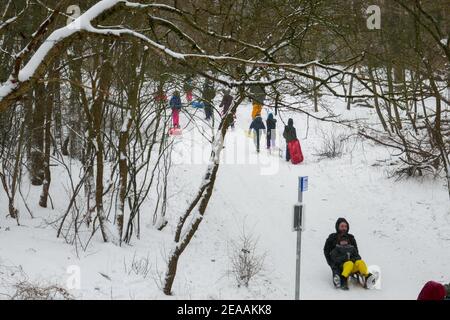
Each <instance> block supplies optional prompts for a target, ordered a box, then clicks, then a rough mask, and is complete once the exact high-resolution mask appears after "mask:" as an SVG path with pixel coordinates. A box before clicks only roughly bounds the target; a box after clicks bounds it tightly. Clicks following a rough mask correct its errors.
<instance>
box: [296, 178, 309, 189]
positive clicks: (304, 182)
mask: <svg viewBox="0 0 450 320" xmlns="http://www.w3.org/2000/svg"><path fill="white" fill-rule="evenodd" d="M298 188H299V189H300V191H301V192H304V191H308V176H305V177H298Z"/></svg>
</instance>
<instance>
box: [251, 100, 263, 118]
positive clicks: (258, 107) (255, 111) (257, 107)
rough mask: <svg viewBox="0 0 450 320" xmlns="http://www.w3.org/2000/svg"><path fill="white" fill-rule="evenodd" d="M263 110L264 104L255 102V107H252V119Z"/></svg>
mask: <svg viewBox="0 0 450 320" xmlns="http://www.w3.org/2000/svg"><path fill="white" fill-rule="evenodd" d="M261 110H262V105H260V104H257V103H254V104H253V109H252V119H255V118H256V115H257V114H261Z"/></svg>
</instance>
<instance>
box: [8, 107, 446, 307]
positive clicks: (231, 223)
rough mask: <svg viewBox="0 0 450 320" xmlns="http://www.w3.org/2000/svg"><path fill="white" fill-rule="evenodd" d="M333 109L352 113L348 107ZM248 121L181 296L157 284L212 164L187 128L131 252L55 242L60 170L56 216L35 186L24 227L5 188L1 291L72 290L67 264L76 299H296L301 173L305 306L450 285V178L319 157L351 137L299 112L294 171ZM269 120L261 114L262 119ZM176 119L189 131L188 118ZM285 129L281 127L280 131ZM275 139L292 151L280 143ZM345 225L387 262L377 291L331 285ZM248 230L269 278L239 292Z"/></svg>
mask: <svg viewBox="0 0 450 320" xmlns="http://www.w3.org/2000/svg"><path fill="white" fill-rule="evenodd" d="M338 108H341V111H342V112H345V110H344V109H345V106H344V105H343V104H338ZM337 111H339V110H337ZM199 112H201V111H199ZM370 112H372V111H371V110H370V109H367V108H361V109H360V110H355V111H351V113H350V116H351V117H353V116H355V117H356V116H359V115H361V116H362V115H364V117H369V118H370V117H372V115H370V114H368V113H370ZM250 113H251V105H250V104H249V103H248V102H246V103H245V104H243V105H242V106H240V108H239V109H238V113H237V126H236V129H235V130H234V131H230V132H229V133H228V134H227V138H226V142H225V149H224V153H223V157H222V158H223V162H224V163H223V164H221V166H220V168H219V173H218V178H217V181H216V185H215V191H214V193H213V196H212V199H211V201H210V204H209V206H208V209H207V212H206V214H205V218H204V220H203V222H202V223H201V225H200V228H199V230H198V232H197V233H196V235H195V237H194V239H193V241H192V242H191V244H190V245H189V246H188V248H187V250H186V251H185V253H184V254H183V255H182V257H181V259H180V262H179V267H178V273H177V276H176V280H175V283H174V287H173V291H174V296H172V297H166V296H164V295H163V294H162V291H161V290H160V288H159V286H160V279H161V278H162V277H163V275H164V272H165V267H166V264H165V261H166V256H167V253H168V250H169V249H170V243H171V242H172V241H173V234H174V229H175V227H174V226H175V222H176V221H177V217H178V216H179V215H180V214H181V213H182V212H183V210H185V208H186V206H187V204H188V202H189V200H190V199H191V198H192V196H193V195H194V194H195V192H196V189H197V188H198V186H199V184H200V181H201V178H202V174H203V172H204V170H205V169H206V166H207V163H206V162H205V161H201V160H200V159H201V155H202V154H203V157H204V158H205V160H207V159H208V155H209V147H205V142H204V140H203V139H204V138H203V137H202V135H199V134H194V133H193V132H194V130H193V127H191V126H190V127H188V128H186V129H185V130H184V133H183V136H180V137H175V139H177V141H176V143H175V151H176V152H175V153H174V162H175V165H174V168H173V171H172V173H171V177H170V181H171V184H170V187H169V192H170V194H172V196H171V198H170V201H169V207H168V209H169V210H168V217H167V218H168V220H169V225H168V226H167V227H166V228H165V229H163V231H161V232H160V231H157V230H155V229H154V228H153V227H152V224H151V219H152V211H151V210H149V212H148V214H147V215H146V214H145V212H146V210H142V211H143V213H142V221H143V223H142V225H143V230H142V234H141V239H140V240H137V239H135V238H134V239H133V241H132V243H131V244H130V245H126V244H124V245H123V246H122V247H116V246H115V245H113V244H105V243H102V241H101V237H100V235H99V234H97V236H96V237H94V239H93V240H92V242H91V244H90V246H89V247H88V249H87V250H86V251H82V250H79V251H78V256H77V252H76V250H75V248H74V247H73V246H71V245H68V244H66V243H65V242H64V240H62V239H57V238H56V230H55V229H54V228H53V227H51V226H48V224H47V222H48V221H53V220H55V219H56V218H57V217H59V216H61V214H62V213H63V212H64V210H65V208H66V207H67V203H68V201H69V200H68V198H67V197H68V196H67V195H66V193H65V192H64V186H66V184H67V182H66V181H65V179H64V171H63V170H62V169H61V168H58V167H54V172H53V178H52V184H51V190H50V192H51V195H52V197H53V202H54V205H55V209H54V210H51V209H42V208H40V207H39V206H38V197H39V194H40V191H41V188H40V187H32V186H30V187H28V188H26V187H24V188H23V190H22V191H23V192H24V195H25V197H27V201H28V203H29V205H30V208H31V210H32V211H33V213H34V215H35V218H34V219H31V218H30V217H29V215H28V213H27V212H26V210H25V208H24V207H23V205H22V204H20V203H19V209H20V210H21V224H22V225H21V226H17V225H16V223H15V221H14V220H12V219H6V218H5V216H6V214H7V200H6V197H5V195H4V192H3V190H2V192H0V205H1V206H0V293H11V290H12V289H11V287H10V285H11V284H13V283H14V281H15V280H16V279H19V278H20V277H21V275H20V274H19V273H17V272H16V273H15V274H14V275H12V274H11V272H13V271H14V270H16V269H14V268H13V267H18V266H21V267H22V268H23V271H24V273H25V274H26V275H27V277H28V280H30V281H32V282H36V283H41V284H43V283H47V284H50V283H59V284H60V285H62V286H65V285H66V282H67V279H68V277H69V276H70V272H73V269H70V266H73V265H75V266H79V268H80V269H79V270H80V272H81V287H80V289H73V290H70V292H71V293H72V294H73V295H74V296H75V297H77V298H79V299H293V298H294V279H295V248H296V234H295V232H292V206H293V204H294V203H295V202H296V201H297V184H298V177H299V176H304V175H306V176H308V177H309V190H308V191H307V192H306V193H305V195H304V202H305V203H306V220H305V223H306V230H305V231H304V232H303V234H302V265H301V298H302V299H415V298H416V297H417V295H418V293H419V291H420V289H421V287H422V286H423V284H424V283H425V282H426V281H428V280H436V281H442V282H449V281H450V273H449V268H448V267H449V265H450V255H449V254H448V252H450V203H449V199H448V195H447V190H446V186H445V183H444V181H443V180H432V179H429V178H424V179H422V180H420V181H419V180H417V179H416V180H402V181H395V180H394V179H388V177H387V170H388V167H387V166H386V165H384V164H382V165H381V166H380V165H376V164H380V163H381V162H379V161H377V160H385V159H389V158H390V157H391V156H390V153H389V150H388V149H386V148H384V147H380V146H375V145H373V143H371V142H368V141H363V140H360V139H355V138H351V139H349V141H348V142H347V143H346V146H345V152H344V155H343V156H342V157H341V158H337V159H322V160H321V159H319V157H317V156H315V155H314V154H315V153H316V150H317V149H318V148H319V147H320V145H321V143H322V132H331V131H333V132H335V133H346V134H350V133H351V132H349V131H345V130H348V129H345V130H344V129H342V128H341V127H338V126H337V125H332V124H330V123H323V122H318V121H316V120H314V119H312V118H310V119H309V121H307V118H306V115H301V114H295V115H292V117H293V118H294V124H295V126H296V127H297V134H298V136H299V138H300V140H301V143H302V149H303V154H304V156H305V161H304V163H302V164H301V165H297V166H293V165H292V164H290V163H286V161H285V160H284V159H281V158H279V157H278V155H277V154H269V153H268V152H267V150H266V149H265V148H264V146H263V147H262V148H261V153H260V154H259V155H256V153H255V148H254V146H253V145H252V143H251V140H250V138H248V137H247V136H246V133H245V131H246V130H247V128H248V126H249V123H250ZM266 115H267V110H264V112H263V118H266ZM288 116H289V115H288V114H286V113H283V115H282V117H283V120H284V121H286V122H287V118H288ZM181 123H182V124H183V123H186V117H184V115H182V116H181ZM307 123H309V129H308V134H307V136H306V131H307V130H306V129H307V128H306V124H307ZM282 129H283V124H282V123H281V121H280V120H279V121H278V131H279V133H281V131H282ZM190 130H192V131H190ZM264 143H265V139H263V144H264ZM277 143H278V145H281V146H282V148H283V149H284V148H285V144H284V142H283V141H282V139H280V137H278V141H277ZM283 153H284V152H283ZM339 217H345V218H347V219H348V221H349V222H350V233H352V234H354V235H355V237H356V240H357V242H358V247H359V250H360V254H361V255H362V257H363V259H364V260H365V261H366V262H367V263H368V264H369V265H378V266H380V268H381V270H382V282H381V289H380V290H371V291H367V290H364V289H362V288H360V287H356V286H351V288H350V290H349V291H348V292H344V291H341V290H338V291H336V290H335V289H334V288H333V285H332V283H331V272H330V270H329V267H328V266H327V264H326V262H325V259H324V256H323V245H324V242H325V239H326V237H327V236H328V234H329V233H331V232H334V224H335V221H336V219H337V218H339ZM243 228H245V230H246V232H247V233H248V234H251V235H253V236H254V237H255V238H258V250H259V252H260V253H265V254H266V259H265V266H264V270H263V272H262V273H261V274H260V275H259V276H257V277H256V278H255V279H254V281H252V282H251V283H250V286H249V288H242V287H241V288H238V287H237V285H236V283H235V281H234V278H233V276H232V275H230V273H229V270H230V269H231V264H230V255H231V253H232V245H231V243H232V241H236V240H237V239H238V238H239V236H240V234H241V231H242V230H243ZM133 259H134V260H135V261H140V260H141V259H143V260H148V262H149V263H150V268H149V269H150V271H149V273H148V274H147V276H145V275H142V274H138V275H136V274H134V273H133V271H130V266H131V264H132V261H133ZM143 260H142V261H143ZM68 268H69V273H68ZM2 297H3V296H2V295H0V299H1V298H2Z"/></svg>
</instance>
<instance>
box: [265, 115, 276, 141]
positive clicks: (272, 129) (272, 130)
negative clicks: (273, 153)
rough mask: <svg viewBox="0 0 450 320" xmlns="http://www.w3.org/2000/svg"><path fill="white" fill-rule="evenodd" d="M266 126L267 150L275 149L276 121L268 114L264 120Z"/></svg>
mask: <svg viewBox="0 0 450 320" xmlns="http://www.w3.org/2000/svg"><path fill="white" fill-rule="evenodd" d="M266 125H267V136H266V139H267V149H270V148H271V147H272V148H273V147H275V137H276V129H277V119H275V118H274V117H273V114H272V113H269V116H268V117H267V120H266Z"/></svg>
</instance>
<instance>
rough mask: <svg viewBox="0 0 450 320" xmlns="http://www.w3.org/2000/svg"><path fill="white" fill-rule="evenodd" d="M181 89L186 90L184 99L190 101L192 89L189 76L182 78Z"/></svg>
mask: <svg viewBox="0 0 450 320" xmlns="http://www.w3.org/2000/svg"><path fill="white" fill-rule="evenodd" d="M183 89H184V92H186V100H187V102H188V103H190V102H191V101H192V90H193V89H194V85H193V83H192V77H191V76H187V77H186V78H185V79H184V85H183Z"/></svg>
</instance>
